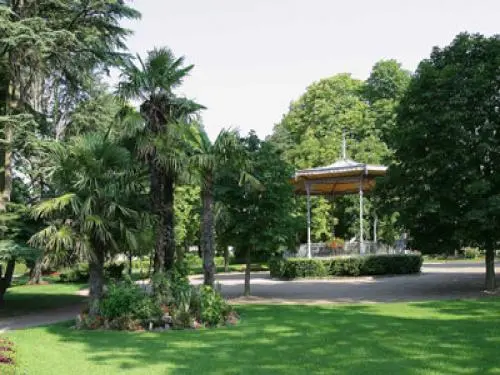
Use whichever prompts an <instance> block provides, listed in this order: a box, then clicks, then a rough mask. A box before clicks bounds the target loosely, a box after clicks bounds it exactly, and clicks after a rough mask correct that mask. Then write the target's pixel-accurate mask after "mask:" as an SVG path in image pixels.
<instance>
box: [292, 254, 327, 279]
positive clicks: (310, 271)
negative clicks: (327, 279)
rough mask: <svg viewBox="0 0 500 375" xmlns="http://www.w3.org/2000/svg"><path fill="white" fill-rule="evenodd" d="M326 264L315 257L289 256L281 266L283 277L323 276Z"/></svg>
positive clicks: (325, 271)
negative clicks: (282, 266)
mask: <svg viewBox="0 0 500 375" xmlns="http://www.w3.org/2000/svg"><path fill="white" fill-rule="evenodd" d="M326 265H327V264H326V263H325V262H323V261H321V260H317V259H304V258H289V259H287V260H286V263H285V265H284V268H283V277H284V278H286V279H293V278H296V277H323V276H327V275H328V273H327V268H326V267H325V266H326Z"/></svg>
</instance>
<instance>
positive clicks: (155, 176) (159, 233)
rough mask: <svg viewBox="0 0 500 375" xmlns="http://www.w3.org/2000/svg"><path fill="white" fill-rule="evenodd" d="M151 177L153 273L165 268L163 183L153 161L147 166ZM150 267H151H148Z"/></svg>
mask: <svg viewBox="0 0 500 375" xmlns="http://www.w3.org/2000/svg"><path fill="white" fill-rule="evenodd" d="M149 171H150V179H151V191H150V196H151V206H152V211H153V213H154V214H155V215H156V219H157V223H156V233H155V248H154V264H153V267H154V273H158V272H163V269H164V268H165V246H166V243H165V238H166V233H165V216H164V214H163V212H164V210H163V209H162V207H163V191H164V185H163V181H162V173H161V170H160V168H159V167H158V166H157V165H156V164H155V163H153V162H152V163H150V167H149ZM150 269H151V267H150Z"/></svg>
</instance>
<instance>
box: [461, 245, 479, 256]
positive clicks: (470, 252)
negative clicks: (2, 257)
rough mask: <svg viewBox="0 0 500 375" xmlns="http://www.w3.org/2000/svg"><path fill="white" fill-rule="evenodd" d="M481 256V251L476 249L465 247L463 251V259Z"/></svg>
mask: <svg viewBox="0 0 500 375" xmlns="http://www.w3.org/2000/svg"><path fill="white" fill-rule="evenodd" d="M480 256H481V251H480V250H479V248H477V247H466V248H465V249H464V257H465V258H466V259H476V258H479V257H480Z"/></svg>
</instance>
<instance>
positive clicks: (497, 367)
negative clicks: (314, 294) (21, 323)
mask: <svg viewBox="0 0 500 375" xmlns="http://www.w3.org/2000/svg"><path fill="white" fill-rule="evenodd" d="M238 310H239V311H240V313H241V317H242V322H241V323H240V324H239V325H237V326H235V327H228V328H220V329H215V330H201V331H175V332H165V333H126V332H84V331H75V330H70V329H68V327H67V325H55V326H49V327H45V328H43V330H44V333H47V334H48V336H50V339H51V340H52V341H53V345H54V346H53V347H52V348H51V349H50V350H52V351H57V350H67V351H68V352H67V353H66V355H70V351H71V350H74V351H75V353H74V354H73V355H74V356H80V357H82V356H83V357H85V361H86V362H85V363H87V365H88V366H90V367H88V368H87V370H88V371H90V370H92V371H96V372H95V373H120V372H127V373H129V372H130V373H137V374H139V373H148V374H165V373H168V374H214V375H215V374H257V373H258V374H283V375H285V374H426V373H432V374H486V373H496V372H498V371H500V359H499V357H498V344H499V343H500V314H499V313H498V312H499V311H500V299H486V300H468V301H442V302H423V303H406V304H405V303H397V304H376V305H351V306H300V305H287V306H269V305H254V306H240V307H238ZM47 350H49V349H47ZM82 351H83V353H82ZM61 355H64V354H62V353H61ZM34 360H36V359H34ZM37 366H40V367H38V368H39V370H40V373H45V372H43V371H41V370H43V368H44V366H48V367H47V368H49V369H50V363H45V364H44V362H43V361H40V362H38V363H37ZM67 366H68V367H67V371H72V370H77V368H72V366H75V364H74V363H73V362H72V361H71V362H70V361H68V365H67ZM61 369H62V368H61ZM100 371H101V372H100ZM47 373H48V372H47Z"/></svg>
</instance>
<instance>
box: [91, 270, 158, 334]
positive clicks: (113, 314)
mask: <svg viewBox="0 0 500 375" xmlns="http://www.w3.org/2000/svg"><path fill="white" fill-rule="evenodd" d="M100 311H101V314H102V316H103V318H105V319H106V320H108V322H109V324H110V325H113V322H114V321H115V320H116V319H119V320H120V322H118V324H115V325H117V326H122V325H123V324H124V323H123V320H126V321H127V320H128V321H130V320H139V321H141V322H142V323H148V322H150V321H153V322H156V321H159V320H160V319H161V317H162V315H163V312H162V310H161V308H160V305H159V304H155V303H154V302H153V300H152V299H151V298H150V297H149V296H148V295H147V294H146V292H145V291H144V290H143V289H141V287H140V286H138V285H136V284H134V283H133V282H132V281H131V280H130V279H127V280H125V281H122V282H119V283H111V284H110V285H109V286H108V291H107V293H106V295H105V297H104V298H103V300H102V301H101V305H100ZM115 323H116V322H115ZM126 325H130V324H128V323H127V324H126Z"/></svg>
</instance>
